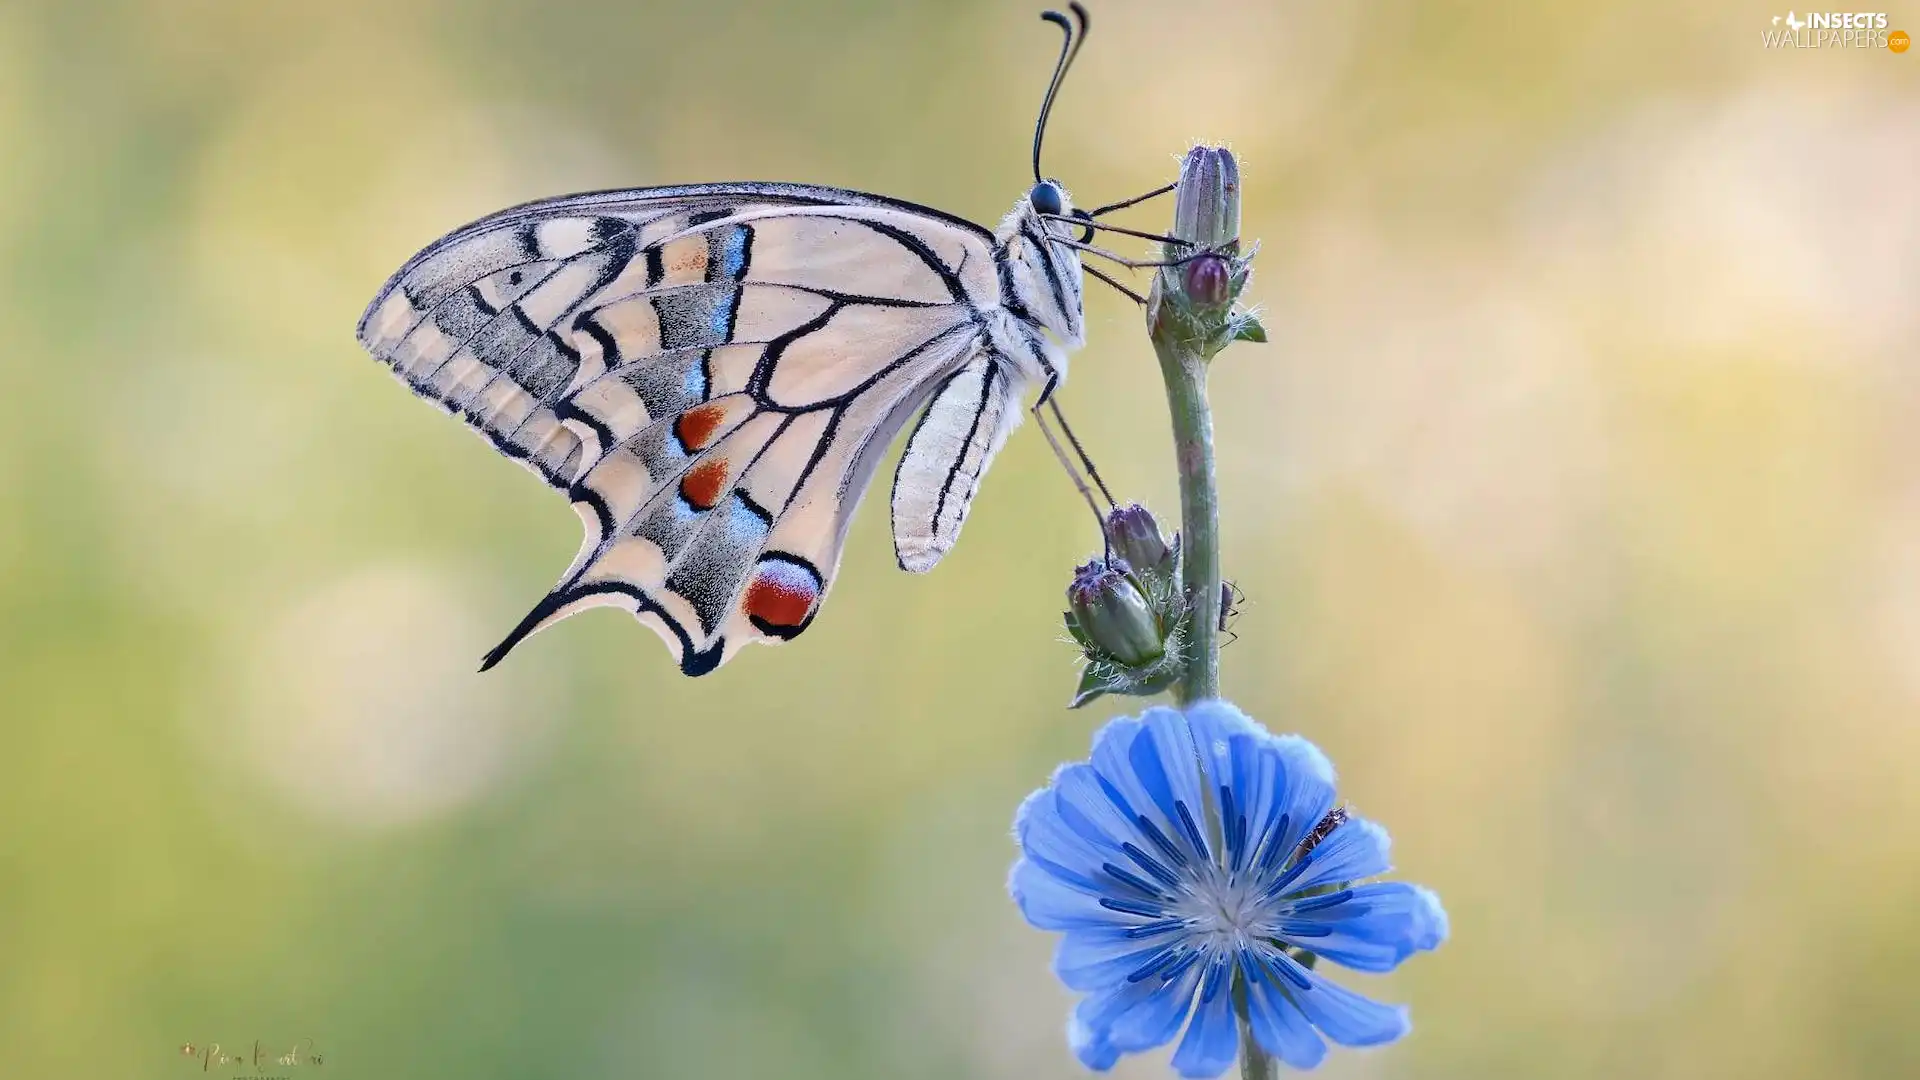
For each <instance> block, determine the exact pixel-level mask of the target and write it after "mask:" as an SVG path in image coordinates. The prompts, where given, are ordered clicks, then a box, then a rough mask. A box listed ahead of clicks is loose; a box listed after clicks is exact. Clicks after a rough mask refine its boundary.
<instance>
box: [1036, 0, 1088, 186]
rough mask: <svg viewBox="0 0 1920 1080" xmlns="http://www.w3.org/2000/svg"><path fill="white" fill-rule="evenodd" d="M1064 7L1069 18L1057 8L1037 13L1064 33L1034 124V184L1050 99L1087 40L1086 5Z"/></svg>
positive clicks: (1038, 172) (1074, 4)
mask: <svg viewBox="0 0 1920 1080" xmlns="http://www.w3.org/2000/svg"><path fill="white" fill-rule="evenodd" d="M1067 10H1068V11H1071V12H1073V21H1072V22H1068V21H1067V17H1066V16H1065V15H1062V14H1060V13H1059V12H1057V11H1043V12H1041V13H1040V17H1041V18H1042V19H1045V20H1046V21H1047V22H1050V23H1052V24H1054V25H1055V26H1058V27H1059V28H1060V32H1061V33H1062V34H1064V35H1065V37H1064V38H1063V39H1062V40H1061V42H1060V59H1059V61H1058V62H1056V63H1055V64H1054V65H1053V81H1052V82H1049V83H1048V84H1047V96H1046V97H1045V98H1043V99H1041V101H1040V119H1039V121H1038V122H1036V123H1035V124H1034V125H1033V182H1034V183H1036V184H1038V183H1040V181H1041V176H1040V140H1041V139H1043V138H1045V137H1046V134H1047V114H1049V113H1051V112H1053V99H1054V96H1055V95H1057V94H1059V93H1060V83H1061V81H1062V80H1064V79H1065V78H1066V77H1067V68H1068V67H1070V66H1072V64H1073V58H1074V57H1076V56H1078V55H1080V45H1081V43H1082V42H1084V41H1086V40H1087V9H1086V8H1083V7H1081V6H1080V3H1079V0H1074V2H1073V3H1070V4H1068V5H1067ZM1076 24H1077V25H1076Z"/></svg>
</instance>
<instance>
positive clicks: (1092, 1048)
mask: <svg viewBox="0 0 1920 1080" xmlns="http://www.w3.org/2000/svg"><path fill="white" fill-rule="evenodd" d="M1067 1046H1068V1048H1070V1049H1071V1050H1072V1051H1073V1056H1074V1057H1076V1058H1079V1059H1080V1064H1082V1065H1085V1066H1086V1067H1087V1068H1089V1069H1092V1070H1093V1071H1094V1072H1106V1071H1107V1070H1108V1069H1111V1068H1113V1066H1114V1065H1115V1063H1117V1062H1118V1061H1119V1060H1120V1051H1119V1050H1117V1049H1115V1048H1114V1045H1113V1044H1112V1043H1111V1042H1108V1041H1107V1036H1106V1033H1105V1032H1104V1031H1095V1030H1094V1029H1092V1028H1090V1027H1088V1026H1087V1025H1085V1024H1083V1023H1081V1022H1080V1017H1079V1015H1078V1014H1072V1013H1070V1014H1068V1016H1067Z"/></svg>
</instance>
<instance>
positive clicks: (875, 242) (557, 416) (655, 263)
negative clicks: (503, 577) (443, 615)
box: [359, 184, 1081, 675]
mask: <svg viewBox="0 0 1920 1080" xmlns="http://www.w3.org/2000/svg"><path fill="white" fill-rule="evenodd" d="M1016 219H1019V220H1016ZM1049 234H1051V235H1059V232H1058V230H1057V229H1055V228H1054V227H1053V226H1052V225H1050V224H1049V223H1047V222H1044V221H1041V220H1039V219H1038V218H1036V217H1033V215H1031V214H1025V215H1023V213H1022V211H1021V208H1020V207H1019V206H1016V208H1015V211H1014V213H1013V214H1010V215H1009V216H1008V221H1007V222H1006V223H1004V224H1003V225H1002V227H1001V231H1000V233H998V234H995V233H989V232H988V231H987V230H985V229H983V228H981V227H979V226H977V225H973V224H971V223H968V222H966V221H963V220H961V219H958V218H954V217H950V216H948V215H945V214H941V213H939V212H938V211H933V210H929V209H926V208H924V207H919V206H914V205H912V204H908V203H902V202H897V201H894V200H889V199H884V198H880V197H877V196H871V195H863V194H859V193H855V192H849V191H842V190H839V189H833V188H817V187H807V186H802V185H791V184H733V185H696V186H685V187H667V188H644V189H635V190H627V191H610V192H602V193H595V194H588V195H576V196H568V197H564V198H559V199H551V200H546V201H542V202H535V203H529V204H527V205H524V206H520V207H515V208H512V209H509V210H504V211H501V212H499V213H497V214H493V215H491V216H489V217H486V218H483V219H481V220H480V221H477V222H475V223H473V224H471V225H468V226H466V227H464V228H462V229H459V230H457V231H455V232H454V233H452V234H450V235H449V236H447V237H445V238H444V239H442V240H440V241H438V242H436V243H434V244H433V245H431V246H429V247H428V248H426V249H425V250H424V251H422V252H420V253H419V254H418V255H416V256H414V258H413V259H411V260H410V261H409V262H408V263H407V264H406V265H405V266H403V267H402V268H401V269H400V271H399V272H397V273H396V274H394V276H393V277H392V278H391V279H390V280H389V281H388V282H387V284H386V286H385V287H384V288H382V289H381V291H380V293H379V295H378V296H376V297H375V298H374V300H373V302H372V303H371V304H370V305H369V306H368V308H367V313H366V315H365V316H364V317H363V318H362V320H361V323H360V327H359V338H360V341H361V343H362V344H363V345H365V346H366V348H367V349H368V350H369V351H370V352H372V353H373V355H374V356H375V357H377V358H378V359H380V360H381V361H383V362H384V363H386V364H387V365H388V366H389V367H391V368H392V369H393V372H394V374H395V375H397V376H398V377H399V378H400V379H401V380H402V381H404V382H405V383H406V384H407V385H408V387H409V388H411V389H412V390H413V392H414V393H415V394H417V395H418V396H420V397H423V398H426V399H428V400H430V401H433V402H435V403H436V404H438V405H439V406H440V407H441V408H442V409H444V410H446V411H447V412H449V413H452V414H453V415H455V416H458V417H459V418H461V419H462V420H464V421H465V422H466V423H467V424H468V425H469V426H471V427H472V428H473V429H474V430H475V431H476V432H478V433H479V434H480V435H482V436H484V437H485V438H486V439H487V440H488V441H489V442H491V443H492V445H493V446H494V447H495V448H496V449H498V450H499V451H500V452H501V453H503V454H505V455H506V456H508V457H511V458H514V459H517V460H519V461H521V462H522V463H523V464H525V465H526V466H527V467H529V468H530V469H532V470H533V471H534V472H535V473H536V474H538V475H539V476H540V477H541V478H542V479H544V480H545V481H546V482H547V483H548V484H549V485H551V486H553V487H555V488H557V489H559V490H561V491H563V492H565V493H566V495H567V497H568V498H569V499H570V500H571V501H572V503H573V506H574V509H575V511H576V512H577V513H578V514H579V516H580V518H581V521H582V522H583V523H584V525H585V531H586V536H585V539H584V541H583V543H582V545H581V548H580V552H579V554H578V556H576V558H575V559H574V562H573V565H572V566H571V567H570V568H569V569H568V570H567V572H566V574H564V575H563V576H562V577H561V579H560V582H559V584H558V585H556V586H555V587H554V588H553V590H552V591H551V592H550V593H548V595H547V596H546V597H545V599H543V600H542V601H541V602H540V603H539V604H537V605H536V606H535V607H534V609H533V610H532V611H531V612H530V613H528V615H527V616H526V618H525V619H523V620H522V621H521V623H520V624H519V625H518V626H517V627H515V628H514V630H513V631H512V633H510V634H509V635H508V636H507V638H506V640H504V641H503V642H501V644H500V645H499V646H498V647H496V648H495V649H494V650H493V651H492V652H491V653H489V654H488V656H487V658H486V660H485V662H484V663H483V667H482V670H484V669H485V668H487V667H491V666H492V665H493V664H495V663H497V662H498V661H499V660H500V659H501V658H502V657H503V656H504V655H505V654H506V652H507V651H508V650H509V649H511V648H512V647H513V646H514V645H515V644H517V643H518V642H519V641H521V640H523V639H524V638H525V637H526V636H528V635H529V634H532V633H534V632H535V631H538V630H540V629H542V628H544V627H546V626H549V625H552V624H553V623H554V622H557V621H558V620H560V619H562V618H565V617H566V616H568V615H571V614H574V613H576V612H578V611H582V610H585V609H587V608H590V607H596V606H602V605H615V606H620V607H624V608H626V609H627V610H629V611H631V612H632V613H633V614H634V615H635V616H636V617H638V618H639V619H640V621H641V622H643V623H645V624H647V625H648V626H650V627H652V628H653V629H654V630H655V631H656V632H658V633H659V634H660V636H661V637H662V639H663V640H665V641H666V642H667V643H668V645H669V646H670V647H671V648H673V649H674V651H675V652H676V654H677V656H678V660H679V663H680V668H681V670H682V671H684V672H686V673H687V674H690V675H698V674H704V673H706V672H708V671H711V670H713V669H714V668H716V667H718V666H719V665H720V664H722V663H724V662H725V661H726V660H727V659H729V658H731V657H732V656H733V655H734V654H735V653H736V652H737V651H738V650H739V648H740V646H742V645H744V644H746V643H748V642H751V641H766V642H770V643H772V642H779V641H784V640H787V639H790V638H792V637H794V636H796V635H798V634H799V633H800V632H801V631H803V630H805V629H806V628H807V626H808V625H809V624H810V623H811V622H812V620H813V618H814V616H815V614H816V613H817V612H818V610H819V607H820V604H821V601H822V600H823V599H824V597H825V594H826V592H827V589H828V587H829V586H830V585H831V583H832V580H833V575H834V572H835V570H836V568H837V566H838V564H839V559H840V550H841V546H842V544H843V542H844V541H845V538H846V533H847V527H848V525H849V523H850V522H851V520H852V516H853V512H854V509H855V508H856V506H857V505H858V503H859V500H860V498H861V496H862V494H863V493H864V492H865V490H866V488H867V486H868V482H869V481H870V480H871V478H872V474H873V472H874V470H875V469H876V468H877V467H878V465H879V461H880V458H881V457H882V456H883V454H884V452H885V450H886V447H887V445H888V444H889V443H890V442H891V441H892V439H893V438H894V437H895V435H896V434H897V433H898V432H899V431H900V430H901V429H902V428H903V427H904V426H905V425H906V423H907V421H908V420H910V419H912V417H913V415H914V413H915V412H916V411H918V410H920V409H921V408H922V406H928V407H927V409H926V411H925V414H924V415H923V416H922V418H921V422H920V423H919V424H918V425H917V426H916V428H915V432H914V435H913V437H912V438H911V439H910V440H909V445H908V450H907V452H906V455H905V457H904V458H903V459H902V465H901V468H900V470H899V472H898V474H897V475H896V477H895V484H894V532H895V537H896V548H897V551H898V555H899V560H900V564H901V566H902V567H904V568H906V569H910V570H916V571H920V570H926V569H929V568H931V567H932V566H933V564H934V563H936V562H938V561H939V558H940V556H941V555H942V554H944V553H945V551H946V550H947V548H949V547H951V546H952V543H953V540H954V538H955V537H956V536H957V534H958V532H959V528H960V525H961V523H962V521H963V520H964V518H965V516H966V511H967V507H968V505H969V502H970V500H971V498H972V496H973V493H974V490H975V489H976V487H977V485H978V481H979V477H980V475H981V474H982V473H983V472H984V471H985V469H986V467H987V464H988V462H989V461H990V460H991V458H992V455H993V453H994V451H995V450H996V449H998V447H999V445H1000V443H1001V442H1002V441H1003V440H1004V439H1005V437H1006V435H1007V433H1008V431H1010V430H1011V428H1012V426H1013V425H1014V423H1015V422H1017V420H1018V419H1019V415H1020V410H1019V408H1017V406H1018V404H1019V401H1020V398H1021V396H1022V395H1023V393H1024V391H1025V390H1026V388H1027V387H1028V386H1029V385H1031V384H1033V383H1034V382H1035V381H1039V380H1044V381H1045V382H1046V383H1047V384H1048V386H1049V388H1050V387H1051V385H1052V384H1053V383H1055V382H1057V381H1058V379H1059V378H1061V377H1062V376H1063V375H1064V372H1065V353H1064V351H1063V349H1062V347H1061V346H1062V345H1066V346H1069V347H1070V346H1073V345H1077V344H1078V343H1079V338H1080V333H1081V330H1080V320H1079V316H1080V291H1079V286H1080V276H1079V264H1078V261H1077V259H1074V258H1072V254H1073V253H1072V252H1071V251H1065V250H1063V251H1055V250H1054V245H1051V244H1049V243H1047V242H1046V239H1047V236H1048V235H1049ZM1056 264H1058V265H1056ZM1067 264H1071V265H1070V267H1069V266H1068V265H1067ZM1068 285H1070V286H1071V289H1070V290H1069V289H1068V288H1067V286H1068ZM1068 308H1071V311H1070V312H1069V311H1067V310H1066V309H1068ZM1036 312H1037V313H1038V314H1036ZM1043 328H1044V329H1047V330H1049V331H1050V332H1051V333H1052V334H1053V335H1054V338H1048V337H1046V336H1045V335H1043V334H1041V333H1040V331H1041V330H1042V329H1043ZM1056 338H1057V339H1059V340H1057V341H1056V340H1054V339H1056ZM929 402H931V403H932V404H931V405H929Z"/></svg>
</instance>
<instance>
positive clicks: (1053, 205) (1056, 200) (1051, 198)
mask: <svg viewBox="0 0 1920 1080" xmlns="http://www.w3.org/2000/svg"><path fill="white" fill-rule="evenodd" d="M1027 201H1028V202H1030V203H1032V204H1033V209H1034V211H1035V212H1036V213H1041V214H1058V213H1061V212H1063V211H1065V210H1066V206H1067V204H1066V200H1065V199H1064V198H1062V197H1061V194H1060V185H1058V184H1056V183H1054V182H1053V181H1051V180H1042V181H1040V182H1039V183H1037V184H1035V185H1033V190H1032V191H1031V192H1029V193H1028V194H1027Z"/></svg>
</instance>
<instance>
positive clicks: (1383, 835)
mask: <svg viewBox="0 0 1920 1080" xmlns="http://www.w3.org/2000/svg"><path fill="white" fill-rule="evenodd" d="M1392 846H1393V845H1392V841H1390V840H1388V839H1387V830H1385V829H1383V828H1381V827H1380V826H1379V825H1377V824H1375V823H1373V822H1371V821H1368V820H1367V819H1365V818H1348V819H1347V820H1346V821H1343V822H1341V823H1340V824H1339V825H1338V826H1337V827H1335V828H1334V830H1333V831H1332V832H1330V833H1328V834H1327V837H1326V839H1324V840H1322V841H1320V843H1319V844H1318V845H1316V846H1315V847H1314V849H1313V850H1312V851H1309V852H1308V853H1307V859H1306V869H1305V870H1303V871H1301V872H1300V876H1299V877H1296V878H1294V879H1293V881H1292V882H1290V883H1289V884H1288V885H1287V888H1286V893H1285V895H1288V896H1292V895H1294V894H1295V893H1299V892H1303V891H1305V890H1307V889H1311V888H1315V887H1317V886H1320V885H1338V884H1341V883H1343V882H1348V881H1358V880H1360V879H1361V878H1370V877H1373V876H1374V875H1376V874H1384V873H1386V872H1387V871H1388V870H1390V869H1392V867H1393V864H1392V863H1391V862H1390V861H1389V860H1388V852H1389V849H1390V848H1391V847H1392Z"/></svg>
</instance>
